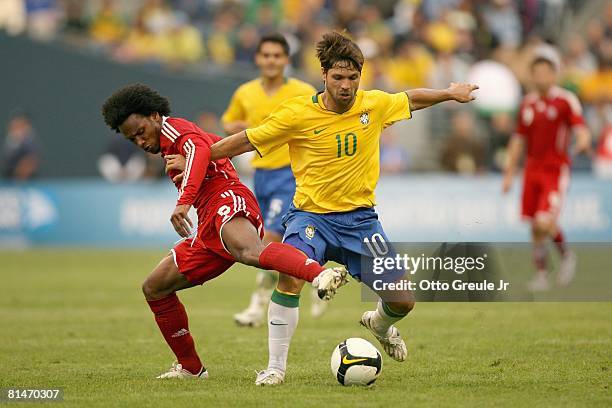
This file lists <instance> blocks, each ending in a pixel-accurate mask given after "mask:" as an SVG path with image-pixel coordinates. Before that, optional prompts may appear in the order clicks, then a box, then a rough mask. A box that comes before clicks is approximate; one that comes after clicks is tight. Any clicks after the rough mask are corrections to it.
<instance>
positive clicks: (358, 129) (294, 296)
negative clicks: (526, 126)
mask: <svg viewBox="0 0 612 408" xmlns="http://www.w3.org/2000/svg"><path fill="white" fill-rule="evenodd" d="M316 49H317V57H318V59H319V61H320V63H321V71H322V76H323V81H324V83H325V91H324V92H322V93H318V94H316V95H312V96H301V97H296V98H293V99H291V100H289V101H286V102H285V103H283V104H282V105H281V106H280V107H279V108H278V109H276V110H275V111H274V112H273V113H272V114H271V115H270V116H268V118H267V119H266V120H265V121H264V122H263V123H262V124H261V125H260V126H258V127H255V128H248V129H247V130H246V131H242V132H240V133H237V134H235V135H232V136H229V137H227V138H225V139H223V140H221V141H219V142H217V143H216V144H215V145H213V146H212V148H211V156H212V159H213V160H214V159H217V158H220V157H232V156H236V155H238V154H242V153H245V152H248V151H252V150H256V151H257V152H258V153H259V154H260V155H261V156H262V157H265V156H267V155H268V154H270V153H271V152H273V151H274V150H276V149H277V148H279V147H280V146H283V145H285V144H287V145H289V154H290V157H291V168H292V170H293V174H294V175H295V178H296V182H297V190H296V193H295V197H294V199H293V206H292V208H291V209H290V210H289V212H288V213H287V214H286V215H285V217H284V219H283V221H284V224H285V226H286V231H285V235H284V237H283V241H284V242H285V243H287V244H290V245H293V246H294V247H296V248H298V249H300V250H302V251H303V252H304V253H305V254H306V255H307V256H308V257H310V258H311V259H314V260H317V261H319V262H321V263H325V262H326V261H328V260H331V261H336V262H338V263H341V264H343V265H346V267H347V268H348V271H349V273H350V274H351V275H352V276H353V277H354V278H356V279H360V278H363V277H365V278H368V276H369V277H370V278H371V276H372V275H371V274H372V271H368V270H362V263H361V262H362V261H363V259H373V258H374V257H375V256H380V255H379V254H374V253H372V252H370V250H369V249H368V245H364V243H366V244H367V243H377V244H379V245H378V246H380V247H385V244H386V243H387V241H388V239H387V236H386V234H385V232H384V230H383V228H382V226H381V224H380V222H379V221H378V216H377V214H376V212H375V211H374V205H375V204H376V203H375V199H374V189H375V187H376V183H377V182H378V176H379V157H380V152H379V142H380V134H381V132H382V130H383V129H384V128H385V127H387V126H390V125H392V124H393V123H394V122H397V121H399V120H404V119H410V117H411V116H412V113H413V112H414V111H416V110H419V109H423V108H427V107H429V106H432V105H434V104H437V103H440V102H444V101H457V102H461V103H466V102H470V101H471V100H473V99H474V96H473V95H472V91H474V90H475V89H478V87H477V86H475V85H471V84H456V83H452V84H451V85H450V86H449V87H448V88H447V89H443V90H435V89H411V90H407V91H405V92H400V93H396V94H389V93H386V92H382V91H376V90H374V91H363V90H358V89H359V80H360V76H361V68H362V67H363V63H364V58H363V54H362V53H361V50H360V49H359V47H358V46H357V45H356V44H355V43H354V42H352V41H351V40H349V39H348V38H346V37H344V36H343V35H342V34H339V33H335V32H334V33H327V34H325V35H324V36H323V39H322V40H321V41H320V42H319V43H318V44H317V47H316ZM270 245H273V244H270ZM372 246H376V245H372ZM361 280H362V281H363V282H364V283H365V284H366V285H367V284H369V283H371V281H368V280H367V279H361ZM302 286H303V282H300V281H298V280H296V279H291V278H290V277H287V276H285V275H282V274H281V275H280V278H279V282H278V286H277V289H276V290H275V292H274V293H273V294H272V301H271V302H270V306H269V309H268V346H269V353H270V354H269V361H268V368H267V369H266V370H264V371H261V372H260V373H258V375H257V379H256V381H255V384H257V385H275V384H281V383H282V382H283V381H284V377H285V371H286V363H287V353H288V350H289V343H290V341H291V337H292V336H293V333H294V331H295V328H296V326H297V321H298V310H297V306H298V294H299V293H300V291H301V288H302ZM376 293H377V294H378V295H379V296H380V297H381V300H379V302H378V306H377V308H376V310H372V311H367V312H365V313H364V314H363V316H362V318H361V324H362V325H363V326H365V327H366V328H367V329H369V330H370V331H371V332H372V334H373V335H374V336H375V337H376V338H377V339H378V340H379V341H380V343H381V345H382V347H383V349H384V350H385V352H386V353H387V354H388V355H389V356H390V357H391V358H393V359H395V360H397V361H404V360H405V359H406V355H407V350H406V344H405V343H404V340H403V339H402V338H401V337H400V334H399V331H398V329H397V328H396V327H395V326H394V325H393V324H394V323H395V322H398V321H399V320H401V319H402V318H404V317H405V316H406V315H407V314H408V313H409V312H410V310H412V308H413V306H414V300H413V297H412V295H411V294H410V293H409V292H402V293H398V294H396V296H394V297H393V298H392V299H391V300H390V299H389V296H388V295H389V294H388V293H385V292H381V291H376Z"/></svg>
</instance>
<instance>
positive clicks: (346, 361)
mask: <svg viewBox="0 0 612 408" xmlns="http://www.w3.org/2000/svg"><path fill="white" fill-rule="evenodd" d="M366 360H367V358H348V356H344V357H342V364H346V365H350V364H355V363H360V362H362V361H366Z"/></svg>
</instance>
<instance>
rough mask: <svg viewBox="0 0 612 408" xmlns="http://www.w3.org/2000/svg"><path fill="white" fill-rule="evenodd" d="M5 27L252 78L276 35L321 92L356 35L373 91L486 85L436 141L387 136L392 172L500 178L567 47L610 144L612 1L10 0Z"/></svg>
mask: <svg viewBox="0 0 612 408" xmlns="http://www.w3.org/2000/svg"><path fill="white" fill-rule="evenodd" d="M584 16H586V18H584ZM2 27H4V29H5V30H6V31H8V32H9V33H11V34H20V33H24V32H25V33H27V34H28V35H30V36H32V37H33V38H36V39H39V40H57V39H60V40H61V41H67V42H69V43H70V44H74V45H78V46H81V47H83V48H87V49H91V50H94V51H95V52H102V53H105V54H106V55H108V56H109V58H113V59H115V60H117V61H120V62H123V63H140V64H150V65H154V66H159V67H160V69H171V70H180V69H183V68H185V67H189V68H190V69H194V68H195V69H198V68H199V69H202V70H218V71H219V72H223V70H226V69H238V70H241V71H244V70H249V69H252V70H253V76H255V75H256V71H255V67H254V65H253V57H254V53H255V48H256V45H257V41H258V38H259V36H260V35H262V34H264V33H268V32H271V31H280V32H282V33H283V34H285V35H286V36H287V38H288V40H289V43H290V45H291V67H290V70H289V72H288V74H290V75H296V76H299V77H301V78H303V79H305V80H307V81H310V82H311V83H313V84H314V85H316V86H317V87H319V88H320V82H321V81H320V68H319V65H318V61H317V60H316V58H315V53H314V44H315V42H316V41H317V40H318V39H319V38H320V37H321V34H322V33H324V32H325V31H328V30H330V29H336V30H340V31H343V30H346V32H347V33H348V34H349V35H350V36H351V37H352V38H353V39H354V40H355V41H356V42H357V43H358V44H359V45H360V47H361V49H362V50H363V52H364V55H365V57H366V60H367V62H366V65H365V66H364V71H363V75H362V87H363V88H365V89H371V88H377V89H384V90H388V91H399V90H404V89H408V88H415V87H436V88H439V87H446V86H447V85H448V84H449V83H450V82H452V81H468V80H469V81H477V83H479V85H480V86H481V90H480V91H479V95H478V103H477V104H475V106H474V107H470V108H467V109H465V108H459V107H458V106H457V105H452V104H447V105H445V106H441V107H439V108H437V109H433V110H432V111H431V113H427V114H426V115H422V119H420V120H421V121H425V123H424V124H422V125H421V126H420V127H419V125H418V124H417V125H414V126H416V129H421V130H423V129H424V132H425V134H427V141H422V142H419V141H418V140H417V141H408V142H406V138H405V137H401V135H400V137H398V134H397V133H402V132H415V133H417V132H416V131H415V130H414V129H413V128H406V129H404V128H401V127H400V128H399V130H396V131H394V132H393V133H391V132H388V133H387V134H385V135H384V137H383V143H382V155H383V157H387V158H388V161H387V160H383V163H382V164H383V169H382V170H383V172H387V173H397V172H404V171H408V170H440V169H444V170H448V171H451V172H460V173H469V174H471V173H478V172H484V171H490V170H499V168H500V166H501V165H502V163H503V161H504V149H505V146H506V144H507V141H508V138H509V136H510V135H511V134H512V132H513V129H514V124H515V115H516V111H517V108H518V104H519V102H520V98H521V96H522V94H524V92H526V91H527V90H528V89H529V86H530V84H529V61H530V59H531V58H532V55H533V53H534V50H536V49H538V47H541V46H542V45H543V44H552V45H553V46H556V47H557V49H558V52H559V53H560V58H561V60H562V68H561V70H562V71H561V84H562V86H564V87H566V88H568V89H570V90H572V91H573V92H575V93H576V94H577V95H579V97H580V99H581V101H582V103H583V105H584V107H585V115H586V118H587V121H588V124H589V127H590V129H591V131H592V133H593V135H594V139H595V141H594V143H600V144H603V137H604V135H606V132H608V133H609V132H610V130H609V127H610V125H611V124H612V2H610V1H607V2H606V1H595V0H593V1H580V0H378V1H367V0H242V1H241V0H233V1H228V0H133V1H129V2H122V1H115V0H3V1H2V2H0V28H2ZM483 85H490V86H483ZM219 113H220V112H219ZM415 119H416V117H415ZM421 133H423V132H421ZM409 137H412V135H410V136H409ZM610 144H611V145H612V141H611V142H610ZM600 147H601V146H600ZM604 147H605V146H604ZM610 149H611V150H612V147H611V148H610ZM576 166H577V167H583V168H590V167H591V162H590V160H582V161H581V160H577V162H576Z"/></svg>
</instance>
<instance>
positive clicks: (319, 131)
mask: <svg viewBox="0 0 612 408" xmlns="http://www.w3.org/2000/svg"><path fill="white" fill-rule="evenodd" d="M325 129H327V128H323V129H315V130H314V134H315V135H318V134H319V133H321V132H323V131H324V130H325Z"/></svg>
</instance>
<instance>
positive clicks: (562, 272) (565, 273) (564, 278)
mask: <svg viewBox="0 0 612 408" xmlns="http://www.w3.org/2000/svg"><path fill="white" fill-rule="evenodd" d="M576 261H577V259H576V254H575V253H573V252H572V251H567V252H566V253H565V256H564V257H563V258H562V259H561V263H560V264H559V273H558V274H557V284H558V285H559V286H567V285H569V283H570V282H571V281H573V280H574V277H575V276H576Z"/></svg>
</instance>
